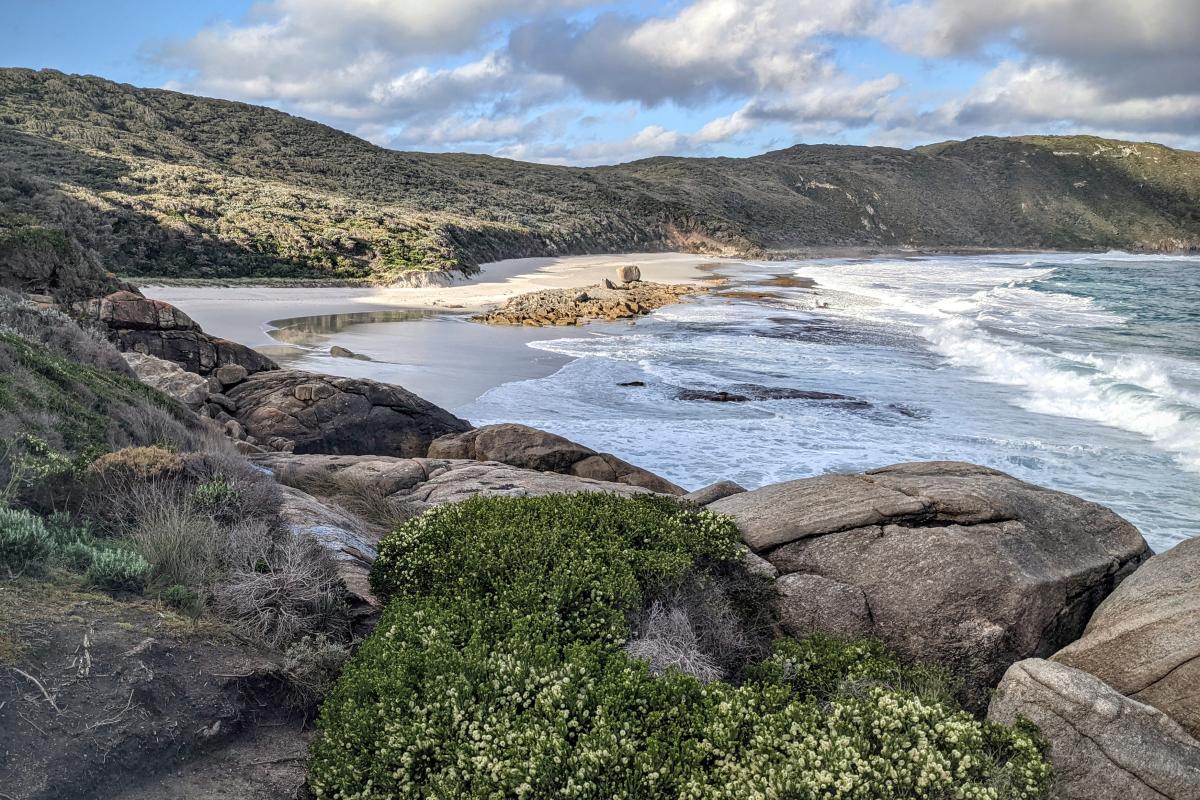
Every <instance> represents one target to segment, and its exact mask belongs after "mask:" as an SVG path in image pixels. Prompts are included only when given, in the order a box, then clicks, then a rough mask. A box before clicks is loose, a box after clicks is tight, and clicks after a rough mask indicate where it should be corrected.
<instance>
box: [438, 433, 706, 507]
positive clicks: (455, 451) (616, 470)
mask: <svg viewBox="0 0 1200 800" xmlns="http://www.w3.org/2000/svg"><path fill="white" fill-rule="evenodd" d="M429 457H430V458H453V459H473V460H475V461H499V462H500V463H502V464H510V465H512V466H514V467H521V468H522V469H533V470H538V471H540V472H560V473H563V474H565V475H576V476H579V477H581V478H591V479H592V480H597V481H605V482H608V483H624V484H628V485H630V486H641V487H644V488H646V489H650V490H651V491H655V492H659V493H661V494H674V495H681V494H683V493H684V490H683V489H681V488H680V487H678V486H676V485H675V484H673V483H671V482H670V481H668V480H667V479H665V478H660V477H659V476H657V475H655V474H653V473H651V472H647V471H646V470H644V469H641V468H640V467H635V466H634V465H633V464H630V463H629V462H627V461H622V460H621V459H619V458H617V457H616V456H614V455H612V454H611V453H598V452H596V451H595V450H593V449H591V448H590V447H584V446H583V445H581V444H576V443H575V442H572V441H571V440H569V439H566V438H563V437H562V436H558V435H556V434H553V433H548V432H546V431H543V430H538V429H537V428H531V427H529V426H528V425H516V424H512V423H505V424H502V425H487V426H485V427H482V428H476V429H474V430H470V431H467V432H465V433H455V434H450V435H447V436H443V437H442V438H440V439H438V440H437V441H435V442H434V443H433V444H432V445H431V446H430V448H429Z"/></svg>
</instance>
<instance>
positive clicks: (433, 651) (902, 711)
mask: <svg viewBox="0 0 1200 800" xmlns="http://www.w3.org/2000/svg"><path fill="white" fill-rule="evenodd" d="M736 542H737V537H736V531H735V529H734V527H733V525H732V523H731V521H730V520H728V519H726V518H722V517H719V516H716V515H713V514H711V513H709V512H704V511H696V510H694V509H690V508H686V507H683V506H680V505H678V504H676V503H675V502H674V501H671V500H669V499H665V498H657V497H646V498H634V499H621V498H617V497H613V496H608V495H597V494H590V495H589V494H584V495H560V496H552V497H545V498H488V499H475V500H470V501H467V502H466V503H462V504H459V505H455V506H445V507H441V508H438V509H435V510H433V511H431V512H429V513H427V514H425V515H424V516H422V517H419V518H417V519H415V520H412V521H410V522H408V523H406V524H405V525H403V526H402V527H401V528H399V529H398V530H397V531H396V532H395V533H393V534H392V535H390V536H389V537H387V538H386V539H385V540H384V541H383V542H382V544H381V546H380V557H379V560H378V562H377V563H376V567H375V570H374V571H373V573H372V585H373V586H374V588H375V590H376V592H378V593H379V594H380V595H381V596H383V597H385V598H387V599H388V607H387V610H386V611H385V613H384V615H383V617H382V619H381V621H380V623H379V626H378V627H377V628H376V630H375V632H374V633H373V634H372V636H371V637H370V638H368V640H367V641H366V642H364V644H363V646H362V647H361V648H360V650H359V652H358V653H357V654H356V655H355V657H354V658H353V659H352V660H351V662H350V664H349V665H348V666H347V668H346V670H345V672H344V673H343V675H342V678H341V680H340V681H339V683H338V686H337V688H336V689H335V691H334V692H333V694H332V695H331V696H330V698H329V699H328V700H327V701H326V703H325V705H324V707H323V710H322V715H321V720H320V729H321V736H320V737H319V739H318V740H317V742H316V743H315V744H314V748H313V761H312V764H311V774H310V785H311V787H312V790H313V791H314V792H315V794H316V795H317V797H319V798H342V799H346V798H357V799H358V800H367V799H368V798H379V799H380V800H382V798H397V797H421V798H442V797H467V798H492V797H496V798H501V797H503V798H508V797H518V798H597V799H599V798H605V799H607V798H638V799H639V800H640V798H730V799H731V800H732V798H758V797H761V798H766V797H779V798H783V797H788V798H858V799H859V800H876V799H877V798H879V799H881V800H886V799H887V798H951V797H953V798H980V799H983V798H988V799H989V800H990V799H991V798H1033V797H1041V796H1044V794H1045V792H1046V790H1047V786H1048V781H1049V770H1048V767H1047V766H1046V764H1045V762H1044V760H1043V759H1042V745H1041V743H1040V741H1039V740H1038V739H1037V737H1036V736H1035V735H1034V734H1033V733H1031V732H1030V731H1028V730H1025V729H1023V728H1020V729H1008V728H1003V727H1000V726H995V725H990V724H987V723H980V722H978V721H977V720H975V719H974V718H973V717H971V716H970V715H969V714H967V713H965V712H963V711H961V710H959V709H958V708H956V707H954V706H953V705H951V704H949V703H948V702H944V701H942V700H941V699H940V698H941V697H942V696H944V686H943V692H936V691H925V690H924V687H926V685H927V684H928V683H929V682H930V681H932V680H934V679H936V678H937V675H936V674H934V672H933V671H929V670H926V669H924V668H919V667H918V668H913V667H908V666H905V665H903V664H901V663H899V662H898V661H896V660H895V659H894V658H893V657H891V656H890V655H889V654H888V653H887V652H886V650H884V649H883V648H882V646H880V645H878V644H874V643H840V642H836V641H835V640H832V639H816V640H808V641H805V642H798V643H797V642H790V641H781V642H779V643H778V644H777V645H776V648H775V650H774V653H773V654H772V655H771V656H769V657H768V658H767V659H766V661H765V662H763V663H762V664H760V665H758V666H757V667H756V668H754V669H751V670H749V672H748V673H747V676H746V680H745V681H744V682H743V683H741V684H740V685H733V684H730V683H726V682H723V681H712V682H710V683H701V682H700V681H699V680H697V679H696V678H694V677H692V676H689V675H685V674H684V673H682V672H680V671H679V670H678V669H674V668H670V667H668V668H666V669H665V670H662V671H661V673H660V674H658V675H654V674H652V673H651V671H650V668H649V665H648V663H647V662H646V661H642V660H640V659H636V658H631V657H630V656H629V655H628V654H627V653H626V652H625V651H624V650H623V649H622V647H623V645H624V640H625V638H626V637H627V636H628V634H629V620H631V619H635V618H636V617H637V616H638V615H639V613H641V612H642V609H644V608H645V607H646V606H647V601H652V598H657V597H660V596H663V595H664V593H665V594H668V595H669V594H670V593H671V592H673V591H675V589H676V588H677V587H679V586H680V585H682V584H684V583H686V582H688V581H691V580H694V579H695V577H696V575H697V573H703V574H716V573H718V572H720V571H721V570H727V569H730V568H731V565H732V564H733V563H734V560H735V559H736V557H737V550H736ZM910 686H911V687H922V691H913V690H912V689H911V688H909V687H910Z"/></svg>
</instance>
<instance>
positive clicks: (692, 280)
mask: <svg viewBox="0 0 1200 800" xmlns="http://www.w3.org/2000/svg"><path fill="white" fill-rule="evenodd" d="M739 263H745V261H743V260H742V259H730V258H718V257H714V256H702V255H693V254H689V253H631V254H623V255H598V256H564V257H561V258H514V259H507V260H505V261H496V262H493V263H490V264H484V265H482V267H481V269H480V272H479V274H477V275H473V276H471V277H470V278H466V279H462V280H458V281H455V282H454V283H451V284H449V285H446V286H423V287H391V286H352V287H347V286H337V287H313V286H304V287H286V286H261V285H256V286H251V285H235V286H229V285H220V284H212V285H206V286H174V285H161V284H155V283H153V282H150V283H147V284H146V285H144V286H141V287H140V288H141V291H142V293H143V294H145V295H146V296H147V297H149V298H151V299H154V300H163V301H165V302H168V303H170V304H171V305H173V306H176V307H178V308H180V309H182V310H183V311H184V312H185V313H187V314H188V316H190V317H192V319H194V320H195V321H196V322H198V323H199V324H200V325H201V327H203V328H204V330H206V331H208V332H209V333H211V334H213V335H215V336H220V337H222V338H225V339H231V340H233V341H236V342H240V343H241V344H245V345H248V346H250V347H262V346H269V345H274V344H277V342H275V341H274V340H273V339H272V338H271V337H270V335H269V330H270V327H269V325H268V323H270V322H271V321H273V320H279V319H291V318H295V317H303V316H318V315H326V314H346V313H353V312H363V311H387V310H400V309H404V310H413V311H445V312H453V313H456V314H478V313H480V312H483V311H486V310H488V309H490V308H492V307H494V306H495V305H497V304H499V303H502V302H504V301H505V300H508V299H510V298H512V297H516V296H518V295H522V294H527V293H529V292H536V291H540V290H542V289H574V288H581V287H584V286H590V285H594V284H597V283H600V282H601V281H603V280H604V278H611V277H612V276H613V275H614V272H615V270H616V268H617V267H618V266H620V265H622V264H637V265H638V266H639V267H640V268H641V272H642V279H643V280H645V281H648V282H654V283H676V284H694V285H696V286H702V285H705V284H706V283H709V282H711V281H713V280H714V278H715V277H716V274H715V273H716V271H717V270H719V269H720V268H721V267H722V266H725V265H734V264H739Z"/></svg>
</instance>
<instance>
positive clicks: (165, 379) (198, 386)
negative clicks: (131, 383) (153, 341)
mask: <svg viewBox="0 0 1200 800" xmlns="http://www.w3.org/2000/svg"><path fill="white" fill-rule="evenodd" d="M122 356H124V358H125V363H127V364H128V365H129V367H130V369H132V370H133V372H134V374H135V375H137V376H138V380H140V381H141V382H142V383H145V384H148V385H150V386H153V387H154V388H155V389H158V390H159V391H160V392H162V393H163V394H165V395H167V396H169V397H174V398H175V399H176V400H178V401H179V402H180V403H183V404H184V405H185V406H187V407H188V408H190V409H192V410H193V411H195V410H198V409H200V408H201V407H203V406H204V404H205V403H206V402H208V395H209V389H208V380H207V379H206V378H204V377H203V376H202V375H197V374H196V373H195V372H188V371H187V370H186V369H184V368H183V367H181V366H179V365H178V364H176V363H175V362H174V361H166V360H164V359H161V358H157V357H156V356H148V355H145V354H144V353H132V352H131V353H122Z"/></svg>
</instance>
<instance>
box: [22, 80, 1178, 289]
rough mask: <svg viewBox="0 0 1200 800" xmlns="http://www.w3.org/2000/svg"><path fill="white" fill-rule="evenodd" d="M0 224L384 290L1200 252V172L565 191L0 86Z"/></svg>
mask: <svg viewBox="0 0 1200 800" xmlns="http://www.w3.org/2000/svg"><path fill="white" fill-rule="evenodd" d="M0 220H2V221H4V223H5V224H4V225H0V230H4V229H7V230H10V231H11V230H17V229H20V228H27V227H29V226H34V227H43V228H51V229H55V228H57V229H63V230H66V231H68V232H69V233H70V234H71V235H72V236H74V237H75V238H77V240H78V241H79V242H80V243H81V244H82V245H83V246H84V248H85V249H86V250H88V251H91V252H92V253H93V254H94V255H95V256H96V257H98V259H99V260H100V262H101V263H102V264H103V265H104V266H106V267H107V268H109V269H111V270H113V271H115V272H117V273H120V274H124V275H140V276H150V275H154V276H175V277H237V276H255V277H316V278H367V279H372V280H379V281H387V280H390V279H393V278H395V277H396V276H397V275H398V274H399V273H402V272H407V271H410V270H446V269H457V270H462V271H466V272H470V271H472V270H473V269H474V268H475V267H476V266H477V265H478V264H479V263H482V262H486V261H490V260H494V259H499V258H505V257H518V256H536V255H552V254H578V253H598V252H622V251H633V250H666V249H681V250H689V251H694V252H703V253H713V254H743V255H763V254H767V253H770V252H772V251H787V250H789V249H796V248H805V247H838V246H870V247H1005V248H1110V247H1119V248H1128V249H1148V250H1177V249H1200V153H1194V152H1188V151H1179V150H1172V149H1170V148H1167V147H1163V146H1162V145H1157V144H1133V143H1127V142H1117V141H1110V140H1104V139H1099V138H1095V137H1084V136H1072V137H1036V136H1034V137H1018V138H1007V139H1003V138H990V137H986V138H977V139H971V140H968V141H964V142H946V143H942V144H937V145H930V146H927V147H920V148H916V149H914V150H900V149H894V148H883V147H845V146H831V145H816V146H809V145H798V146H796V147H791V148H788V149H786V150H778V151H775V152H771V153H766V154H763V155H761V156H756V157H753V158H744V159H730V158H666V157H662V158H651V159H646V160H642V161H636V162H632V163H629V164H622V165H618V166H606V167H593V168H573V167H559V166H548V165H541V164H529V163H523V162H517V161H509V160H505V159H498V158H492V157H488V156H479V155H465V154H432V153H404V152H397V151H393V150H387V149H384V148H380V147H376V146H374V145H372V144H370V143H368V142H366V141H363V140H361V139H358V138H356V137H354V136H351V135H349V134H346V133H342V132H340V131H337V130H334V129H332V128H329V127H327V126H324V125H320V124H318V123H315V122H310V121H307V120H304V119H300V118H297V117H293V116H290V115H288V114H284V113H281V112H278V111H274V110H271V109H267V108H262V107H258V106H252V105H246V104H242V103H233V102H227V101H222V100H211V99H206V98H200V97H193V96H189V95H185V94H180V93H176V92H168V91H161V90H150V89H137V88H134V87H131V86H127V85H122V84H116V83H112V82H110V81H106V80H103V79H100V78H95V77H80V76H69V75H64V74H62V73H58V72H54V71H32V70H26V69H5V70H0Z"/></svg>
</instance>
